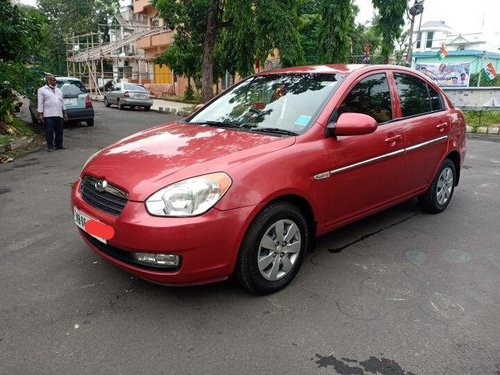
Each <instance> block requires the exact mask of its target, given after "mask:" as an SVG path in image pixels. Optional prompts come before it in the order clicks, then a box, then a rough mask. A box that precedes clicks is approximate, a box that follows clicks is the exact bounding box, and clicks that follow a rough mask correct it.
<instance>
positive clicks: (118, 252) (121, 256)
mask: <svg viewBox="0 0 500 375" xmlns="http://www.w3.org/2000/svg"><path fill="white" fill-rule="evenodd" d="M78 230H79V231H80V233H81V234H83V236H85V238H86V239H87V241H89V242H90V243H91V244H92V245H93V246H95V247H96V248H98V249H99V250H100V251H102V252H103V253H105V254H106V255H109V256H110V257H112V258H114V259H117V260H119V261H121V262H123V263H127V264H130V265H132V266H135V267H138V268H142V269H145V270H151V271H156V272H174V271H177V270H178V269H179V268H180V264H179V265H178V266H176V267H170V268H165V267H155V266H153V265H150V266H149V265H145V264H141V263H138V262H137V261H136V259H135V258H134V257H133V256H132V254H131V253H130V252H128V251H125V250H122V249H119V248H117V247H115V246H112V245H110V244H105V243H102V242H101V241H99V240H97V239H96V238H94V237H92V236H91V235H90V234H88V233H87V232H85V231H83V230H81V229H80V228H78Z"/></svg>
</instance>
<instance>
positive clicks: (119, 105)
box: [116, 99, 123, 109]
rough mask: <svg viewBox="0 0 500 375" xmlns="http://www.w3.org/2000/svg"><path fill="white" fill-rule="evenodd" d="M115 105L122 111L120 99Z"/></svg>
mask: <svg viewBox="0 0 500 375" xmlns="http://www.w3.org/2000/svg"><path fill="white" fill-rule="evenodd" d="M116 104H117V105H118V109H123V105H121V103H120V99H116Z"/></svg>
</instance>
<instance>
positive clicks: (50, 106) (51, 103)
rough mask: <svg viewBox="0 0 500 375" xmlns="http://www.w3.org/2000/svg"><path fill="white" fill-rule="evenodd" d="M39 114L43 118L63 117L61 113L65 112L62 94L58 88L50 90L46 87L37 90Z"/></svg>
mask: <svg viewBox="0 0 500 375" xmlns="http://www.w3.org/2000/svg"><path fill="white" fill-rule="evenodd" d="M37 110H38V112H39V113H43V117H61V118H62V117H64V116H63V111H65V110H66V107H65V105H64V98H63V93H62V91H61V89H60V88H57V87H56V88H55V89H54V90H52V89H51V88H50V87H49V86H48V85H45V86H43V87H40V88H39V89H38V108H37Z"/></svg>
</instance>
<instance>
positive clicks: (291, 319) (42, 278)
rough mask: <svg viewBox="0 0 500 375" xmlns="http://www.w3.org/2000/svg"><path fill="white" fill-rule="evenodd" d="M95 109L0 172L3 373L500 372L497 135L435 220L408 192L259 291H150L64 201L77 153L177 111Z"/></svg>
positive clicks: (471, 162)
mask: <svg viewBox="0 0 500 375" xmlns="http://www.w3.org/2000/svg"><path fill="white" fill-rule="evenodd" d="M96 112H97V114H96V124H95V126H94V127H93V128H87V127H78V126H72V127H69V128H66V130H65V144H66V145H67V146H69V147H70V148H69V149H68V150H61V151H56V152H53V153H47V152H45V151H39V152H36V153H33V154H30V155H28V156H25V157H23V158H20V159H17V160H16V161H15V162H14V163H10V164H5V165H0V256H1V258H0V259H1V261H0V373H2V374H138V373H150V374H201V373H203V374H235V373H239V374H284V373H288V374H336V373H338V374H372V373H381V374H410V373H414V374H498V373H499V371H500V313H499V312H500V292H499V285H500V247H499V244H500V231H499V229H498V228H499V227H498V212H500V194H499V193H500V189H499V187H500V158H499V156H498V155H499V146H500V145H499V144H498V143H496V142H489V141H484V140H483V139H471V140H469V142H468V148H469V150H468V155H467V159H466V166H465V169H464V170H463V171H462V180H461V183H460V185H459V187H458V188H457V189H456V190H455V194H454V197H453V200H452V202H451V204H450V206H449V207H448V209H447V210H446V211H445V212H444V213H443V214H441V215H427V214H423V213H421V212H420V211H419V210H418V208H417V206H416V203H415V202H414V201H410V202H407V203H405V204H402V205H399V206H397V207H395V208H392V209H390V210H387V211H385V212H383V213H380V214H378V215H376V216H374V217H371V218H368V219H365V220H363V221H361V222H358V223H355V224H352V225H350V226H348V227H345V228H342V229H340V230H338V231H336V232H334V233H332V234H330V235H327V236H324V237H322V238H320V239H319V240H318V241H317V244H316V249H315V251H314V252H313V253H310V254H308V256H307V257H306V260H305V263H304V265H303V268H302V269H301V272H300V273H299V275H298V276H297V278H296V279H295V281H294V282H293V283H292V284H291V285H290V286H289V287H288V288H286V289H285V290H283V291H281V292H279V293H277V294H274V295H271V296H266V297H256V296H253V295H249V294H248V293H247V292H245V290H243V289H242V288H240V287H239V286H238V285H237V284H236V283H235V282H233V281H231V280H229V281H225V282H221V283H218V284H212V285H206V286H199V287H182V288H181V287H178V288H173V287H163V286H158V285H154V284H150V283H148V282H144V281H142V280H139V279H137V278H135V277H133V276H131V275H130V274H128V273H125V272H123V271H121V270H119V269H117V268H115V267H112V266H111V265H109V264H108V263H107V262H106V261H104V260H103V259H101V258H100V257H98V256H97V255H96V254H95V253H94V252H93V251H92V250H90V249H89V248H88V247H87V246H86V245H85V243H84V242H83V241H82V240H81V239H80V237H79V236H78V234H77V231H76V229H75V226H74V224H73V222H72V213H71V207H70V186H71V184H72V182H73V181H74V180H75V179H76V178H77V176H78V174H79V171H80V169H81V167H82V165H83V164H84V162H85V161H86V160H87V159H88V157H89V156H90V155H91V154H93V153H94V152H96V151H97V150H99V149H100V148H102V147H104V146H106V145H108V144H109V143H111V142H114V141H116V140H118V139H120V138H122V137H125V136H127V135H129V134H132V133H134V132H136V131H139V130H141V129H145V128H148V127H150V126H153V125H155V124H160V123H162V122H165V121H167V120H169V119H178V117H175V116H170V117H169V116H168V115H165V114H159V113H154V112H143V111H130V110H126V111H119V110H117V109H114V108H104V106H102V105H101V104H96ZM223 235H224V234H223V233H221V236H223Z"/></svg>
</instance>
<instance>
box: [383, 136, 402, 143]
mask: <svg viewBox="0 0 500 375" xmlns="http://www.w3.org/2000/svg"><path fill="white" fill-rule="evenodd" d="M402 139H403V137H402V136H401V134H398V135H393V136H391V137H387V138H386V139H385V143H392V144H394V143H396V142H398V141H400V140H402Z"/></svg>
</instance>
